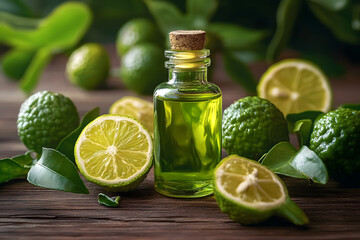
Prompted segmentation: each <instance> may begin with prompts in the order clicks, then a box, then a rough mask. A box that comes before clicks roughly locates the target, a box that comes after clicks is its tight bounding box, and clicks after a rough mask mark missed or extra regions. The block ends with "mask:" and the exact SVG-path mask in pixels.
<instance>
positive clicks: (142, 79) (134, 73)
mask: <svg viewBox="0 0 360 240" xmlns="http://www.w3.org/2000/svg"><path fill="white" fill-rule="evenodd" d="M164 60H165V59H164V55H163V50H162V49H161V48H160V47H158V46H156V45H154V44H150V43H143V44H139V45H136V46H134V47H132V48H131V49H130V50H129V51H128V52H127V53H126V54H125V55H124V57H123V58H122V61H121V67H120V74H121V78H122V80H123V82H124V84H125V86H126V87H127V88H128V89H130V90H132V91H134V92H136V93H138V94H152V93H153V91H154V89H155V87H156V86H157V85H159V84H160V83H161V82H164V81H166V79H167V73H166V69H165V67H164Z"/></svg>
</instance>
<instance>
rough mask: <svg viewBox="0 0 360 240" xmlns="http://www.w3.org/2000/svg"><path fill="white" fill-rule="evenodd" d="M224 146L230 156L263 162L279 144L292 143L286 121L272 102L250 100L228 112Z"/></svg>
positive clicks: (238, 104) (230, 107)
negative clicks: (268, 153)
mask: <svg viewBox="0 0 360 240" xmlns="http://www.w3.org/2000/svg"><path fill="white" fill-rule="evenodd" d="M222 131H223V134H222V144H223V148H224V149H225V150H226V151H227V153H228V154H237V155H239V156H242V157H247V158H250V159H255V160H257V159H259V158H260V157H261V156H262V155H263V154H264V153H266V152H268V151H269V150H270V149H271V148H272V147H273V146H274V145H275V144H277V143H279V142H282V141H289V131H288V127H287V123H286V120H285V119H284V116H283V114H282V113H281V112H280V110H279V109H278V108H276V107H275V106H274V105H273V104H272V103H271V102H269V101H268V100H265V99H261V98H259V97H246V98H243V99H240V100H238V101H236V102H235V103H233V104H231V105H230V106H229V107H228V108H227V109H225V111H224V116H223V123H222Z"/></svg>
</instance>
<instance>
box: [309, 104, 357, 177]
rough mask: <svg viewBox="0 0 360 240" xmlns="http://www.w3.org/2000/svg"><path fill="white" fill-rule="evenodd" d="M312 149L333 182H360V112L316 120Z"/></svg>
mask: <svg viewBox="0 0 360 240" xmlns="http://www.w3.org/2000/svg"><path fill="white" fill-rule="evenodd" d="M310 149H312V150H313V151H314V152H316V153H317V154H318V155H319V157H320V158H321V159H322V160H323V161H324V163H325V165H326V167H327V169H328V171H329V174H330V176H331V177H332V178H334V179H336V180H338V181H340V182H344V183H345V182H348V183H351V182H353V183H357V182H358V180H360V111H357V110H352V109H347V108H342V109H338V110H335V111H331V112H329V113H327V114H325V115H324V116H322V117H320V118H319V119H317V121H316V122H315V124H314V129H313V132H312V134H311V138H310Z"/></svg>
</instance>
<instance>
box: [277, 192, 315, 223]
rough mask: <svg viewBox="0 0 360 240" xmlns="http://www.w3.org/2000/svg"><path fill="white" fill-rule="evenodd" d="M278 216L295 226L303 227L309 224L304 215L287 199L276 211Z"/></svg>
mask: <svg viewBox="0 0 360 240" xmlns="http://www.w3.org/2000/svg"><path fill="white" fill-rule="evenodd" d="M276 213H277V215H278V216H281V217H285V218H287V219H289V220H290V221H291V222H292V223H294V224H295V225H305V224H308V223H309V219H308V217H307V216H306V214H305V213H304V212H303V210H301V208H299V207H298V206H297V205H296V203H294V202H293V201H292V200H291V199H290V198H289V197H287V199H286V200H285V202H284V204H283V205H281V207H280V208H278V209H277V211H276Z"/></svg>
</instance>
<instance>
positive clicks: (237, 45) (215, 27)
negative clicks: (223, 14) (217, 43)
mask: <svg viewBox="0 0 360 240" xmlns="http://www.w3.org/2000/svg"><path fill="white" fill-rule="evenodd" d="M207 30H208V31H209V32H211V33H213V34H215V35H216V36H218V38H219V39H220V40H221V42H222V44H223V47H224V48H225V49H231V50H238V49H247V48H249V47H252V46H254V45H255V44H257V43H259V42H260V41H261V40H263V39H264V38H265V37H266V36H267V32H266V31H262V30H253V29H247V28H244V27H241V26H239V25H234V24H230V23H211V24H210V25H209V26H208V29H207Z"/></svg>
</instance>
